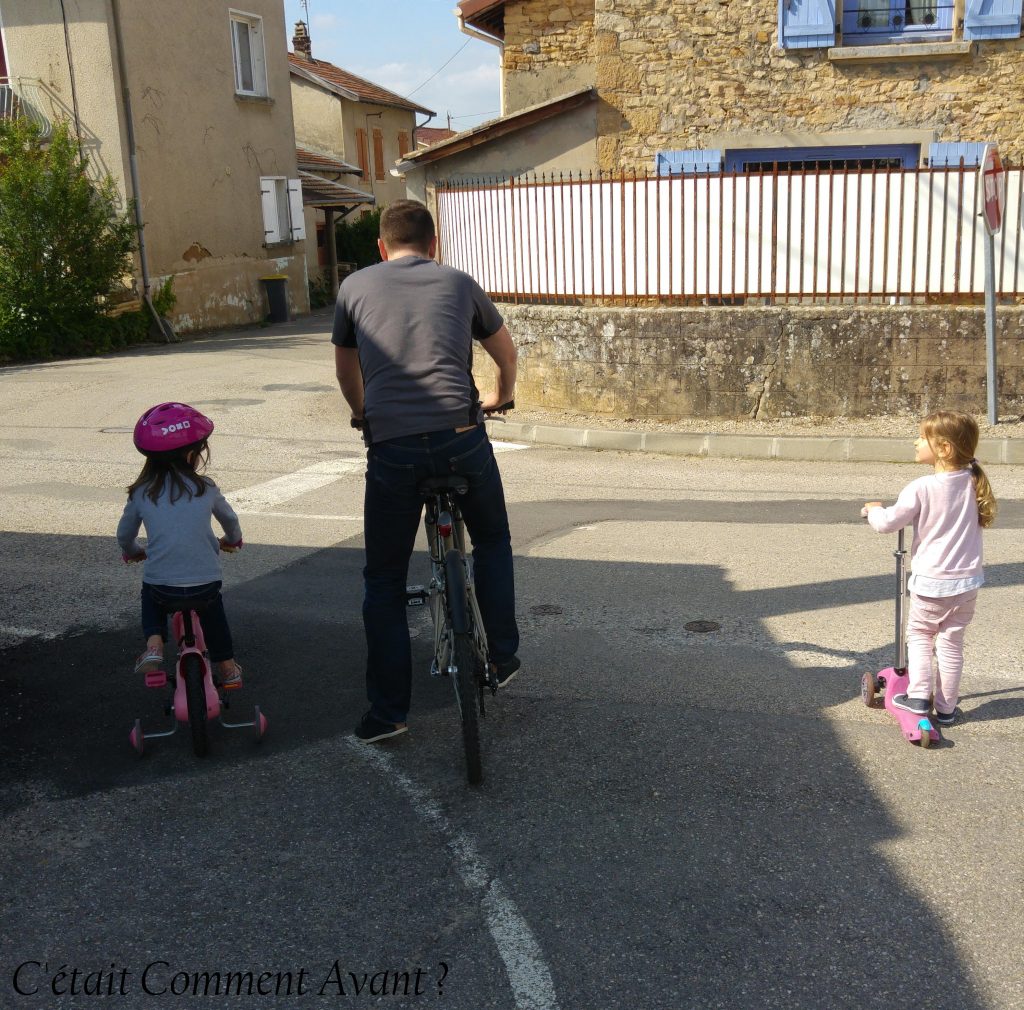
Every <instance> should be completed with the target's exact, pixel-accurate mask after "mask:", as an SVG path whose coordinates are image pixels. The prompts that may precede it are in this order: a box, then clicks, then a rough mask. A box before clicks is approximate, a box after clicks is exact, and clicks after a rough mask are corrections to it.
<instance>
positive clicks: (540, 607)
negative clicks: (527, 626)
mask: <svg viewBox="0 0 1024 1010" xmlns="http://www.w3.org/2000/svg"><path fill="white" fill-rule="evenodd" d="M561 612H562V608H561V607H560V606H559V605H558V604H557V603H538V604H537V606H535V607H530V613H531V614H533V616H534V617H549V616H550V615H552V614H560V613H561Z"/></svg>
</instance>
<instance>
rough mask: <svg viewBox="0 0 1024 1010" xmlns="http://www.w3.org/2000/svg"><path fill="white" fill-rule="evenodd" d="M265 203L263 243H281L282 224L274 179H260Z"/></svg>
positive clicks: (262, 197) (261, 192)
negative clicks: (279, 217)
mask: <svg viewBox="0 0 1024 1010" xmlns="http://www.w3.org/2000/svg"><path fill="white" fill-rule="evenodd" d="M260 199H261V200H262V202H263V241H264V243H265V244H266V245H270V244H272V243H274V242H280V241H281V222H280V220H279V219H278V214H277V193H276V192H275V182H274V180H273V179H260Z"/></svg>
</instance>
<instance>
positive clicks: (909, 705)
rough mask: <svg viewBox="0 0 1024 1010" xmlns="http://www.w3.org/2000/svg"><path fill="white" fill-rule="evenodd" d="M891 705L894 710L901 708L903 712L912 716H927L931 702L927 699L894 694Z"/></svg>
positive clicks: (930, 708)
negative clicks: (912, 714) (911, 713)
mask: <svg viewBox="0 0 1024 1010" xmlns="http://www.w3.org/2000/svg"><path fill="white" fill-rule="evenodd" d="M892 703H893V705H895V706H896V708H902V709H903V711H904V712H913V713H914V715H927V714H928V713H929V712H930V711H931V710H932V706H931V702H929V701H928V699H927V698H910V697H908V696H907V695H905V694H894V695H893V696H892Z"/></svg>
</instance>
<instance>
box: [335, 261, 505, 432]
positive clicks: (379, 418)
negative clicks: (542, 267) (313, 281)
mask: <svg viewBox="0 0 1024 1010" xmlns="http://www.w3.org/2000/svg"><path fill="white" fill-rule="evenodd" d="M501 326H502V318H501V315H500V314H499V312H498V310H497V309H496V308H495V307H494V304H493V303H492V302H491V300H490V298H488V297H487V295H486V294H485V293H484V290H483V288H481V287H480V285H479V284H477V282H476V281H475V280H473V278H472V277H470V276H469V274H465V273H463V272H462V271H461V270H455V269H454V268H452V267H446V266H441V265H440V264H439V263H435V262H434V261H433V260H430V259H426V258H424V257H421V256H403V257H401V258H400V259H397V260H387V261H385V262H384V263H377V264H376V265H374V266H372V267H366V268H365V269H363V270H359V271H357V272H356V273H354V274H350V275H349V276H348V277H346V278H345V281H344V283H343V284H342V285H341V290H340V291H339V292H338V304H337V306H336V307H335V310H334V335H333V336H332V338H331V339H332V341H333V342H334V343H335V344H337V345H338V346H340V347H355V348H357V349H358V351H359V365H360V368H361V369H362V372H363V389H364V396H365V413H366V423H367V428H368V436H367V438H368V441H370V442H381V441H384V440H385V439H389V438H401V437H402V436H403V435H420V434H423V433H424V432H428V431H442V430H445V429H447V428H461V427H463V426H464V425H467V424H478V423H479V422H480V421H481V420H482V419H483V415H482V414H481V413H480V408H479V399H480V397H479V395H478V393H477V388H476V385H475V383H474V382H473V371H472V368H473V340H474V338H475V339H477V340H486V339H487V338H488V337H490V336H493V335H494V334H495V333H497V332H498V330H500V329H501Z"/></svg>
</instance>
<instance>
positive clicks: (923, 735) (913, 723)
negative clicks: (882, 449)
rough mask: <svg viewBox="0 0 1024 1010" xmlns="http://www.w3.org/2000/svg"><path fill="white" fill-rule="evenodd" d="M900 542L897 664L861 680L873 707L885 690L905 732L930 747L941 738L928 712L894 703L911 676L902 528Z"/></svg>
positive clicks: (887, 703) (865, 698) (895, 554)
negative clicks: (893, 700) (924, 713)
mask: <svg viewBox="0 0 1024 1010" xmlns="http://www.w3.org/2000/svg"><path fill="white" fill-rule="evenodd" d="M898 536H899V541H898V543H897V546H896V550H895V551H893V557H894V558H896V665H895V666H894V667H893V666H890V667H889V668H888V669H886V670H880V671H879V672H878V673H865V674H864V676H863V677H861V681H860V696H861V698H862V699H863V701H864V704H865V705H867V706H868V708H871V707H872V706H873V705H874V703H875V695H876V694H877V693H878V692H879V691H880V690H882V691H885V707H886V710H887V711H888V712H889V713H890V714H891V715H892V716H893V718H894V719H895V720H896V721H897V722H898V723H899V724H900V729H901V730H902V731H903V735H904V736H905V737H906V738H907V739H908V740H909V741H910V742H911V743H916V744H920V745H921V746H922V747H929V746H931V745H932V744H933V743H937V742H938V741H939V740H940V739H942V738H941V737H940V736H939V731H938V730H937V729H935V727H934V726H932V721H931V719H929V718H928V716H926V715H917V714H915V713H914V712H908V711H906V709H902V708H897V707H896V706H895V705H893V703H892V699H893V696H894V695H897V694H906V693H907V684H908V682H909V680H910V678H909V677H908V676H907V628H906V623H907V621H906V617H907V615H906V609H907V608H906V599H907V551H906V549H905V548H904V544H903V530H900V531H899V534H898Z"/></svg>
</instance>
